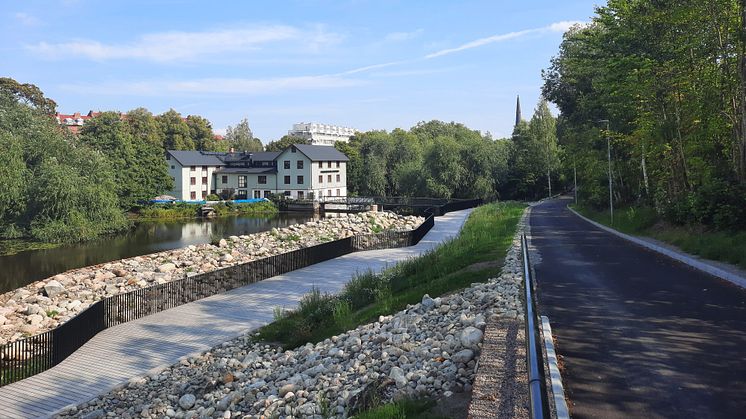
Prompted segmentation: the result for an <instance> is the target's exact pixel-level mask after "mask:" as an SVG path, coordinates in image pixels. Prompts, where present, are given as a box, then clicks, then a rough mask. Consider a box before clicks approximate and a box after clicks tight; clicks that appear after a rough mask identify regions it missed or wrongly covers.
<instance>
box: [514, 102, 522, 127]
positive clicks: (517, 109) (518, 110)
mask: <svg viewBox="0 0 746 419" xmlns="http://www.w3.org/2000/svg"><path fill="white" fill-rule="evenodd" d="M521 119H522V118H521V97H520V96H516V101H515V126H518V123H519V122H521Z"/></svg>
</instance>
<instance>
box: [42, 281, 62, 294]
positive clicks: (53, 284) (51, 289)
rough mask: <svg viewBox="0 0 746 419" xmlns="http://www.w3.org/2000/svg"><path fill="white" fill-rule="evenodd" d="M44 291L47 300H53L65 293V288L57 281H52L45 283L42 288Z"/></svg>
mask: <svg viewBox="0 0 746 419" xmlns="http://www.w3.org/2000/svg"><path fill="white" fill-rule="evenodd" d="M44 291H45V292H46V293H47V296H48V297H49V298H54V297H56V296H58V295H59V294H61V293H63V292H65V287H64V286H63V285H62V284H60V283H59V281H57V280H55V279H53V280H51V281H49V282H47V285H45V286H44Z"/></svg>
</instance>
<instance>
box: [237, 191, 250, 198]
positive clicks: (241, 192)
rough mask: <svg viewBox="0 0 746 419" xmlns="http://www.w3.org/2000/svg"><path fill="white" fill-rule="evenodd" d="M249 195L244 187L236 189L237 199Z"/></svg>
mask: <svg viewBox="0 0 746 419" xmlns="http://www.w3.org/2000/svg"><path fill="white" fill-rule="evenodd" d="M248 196H249V194H248V191H247V190H246V189H239V190H238V199H246V198H247V197H248Z"/></svg>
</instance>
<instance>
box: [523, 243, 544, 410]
mask: <svg viewBox="0 0 746 419" xmlns="http://www.w3.org/2000/svg"><path fill="white" fill-rule="evenodd" d="M521 250H522V253H523V278H524V282H523V286H524V291H525V294H524V297H525V303H526V367H527V370H528V394H529V413H530V416H531V418H532V419H547V418H550V417H551V415H550V411H549V398H548V396H547V389H546V375H545V373H544V356H543V352H542V349H541V344H540V342H541V335H540V332H539V325H540V324H541V323H540V321H539V318H538V315H537V313H536V299H535V296H534V281H533V278H532V276H531V264H530V260H529V257H528V241H527V240H526V235H525V234H522V235H521Z"/></svg>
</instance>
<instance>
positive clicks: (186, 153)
mask: <svg viewBox="0 0 746 419" xmlns="http://www.w3.org/2000/svg"><path fill="white" fill-rule="evenodd" d="M167 153H169V154H171V155H172V156H173V158H174V159H176V161H177V162H179V164H180V165H182V166H224V165H225V163H223V161H222V160H220V159H219V158H218V156H216V155H215V154H211V153H210V154H208V153H203V152H201V151H194V150H168V151H167Z"/></svg>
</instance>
